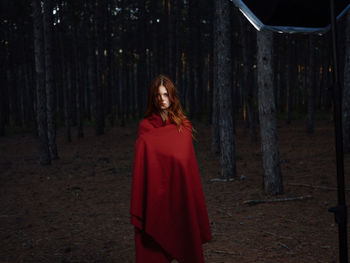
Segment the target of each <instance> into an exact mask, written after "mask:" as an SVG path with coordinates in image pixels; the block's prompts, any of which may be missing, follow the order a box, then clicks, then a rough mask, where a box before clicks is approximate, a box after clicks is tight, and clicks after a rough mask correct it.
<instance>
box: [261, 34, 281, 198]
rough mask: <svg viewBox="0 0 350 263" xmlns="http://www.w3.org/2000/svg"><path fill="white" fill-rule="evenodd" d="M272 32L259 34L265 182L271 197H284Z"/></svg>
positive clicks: (262, 148) (266, 189)
mask: <svg viewBox="0 0 350 263" xmlns="http://www.w3.org/2000/svg"><path fill="white" fill-rule="evenodd" d="M272 39H273V38H272V33H271V32H269V31H266V32H264V31H260V32H258V33H257V46H258V54H257V59H258V100H259V120H260V136H261V151H262V159H263V160H262V161H263V182H264V189H265V192H266V193H268V194H282V192H283V185H282V175H281V169H280V165H279V162H280V160H279V151H278V139H277V127H276V105H275V96H274V92H273V71H272V54H273V52H272Z"/></svg>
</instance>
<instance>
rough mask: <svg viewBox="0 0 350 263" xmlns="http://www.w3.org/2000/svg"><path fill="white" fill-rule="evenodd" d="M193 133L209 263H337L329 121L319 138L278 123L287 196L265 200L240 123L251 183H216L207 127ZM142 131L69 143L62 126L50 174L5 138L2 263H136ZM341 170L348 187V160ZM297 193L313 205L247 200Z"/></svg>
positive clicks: (25, 137)
mask: <svg viewBox="0 0 350 263" xmlns="http://www.w3.org/2000/svg"><path fill="white" fill-rule="evenodd" d="M194 126H195V128H196V129H197V131H198V134H197V138H198V143H197V142H195V143H194V145H195V150H196V157H197V161H198V165H199V171H200V175H201V180H202V184H203V189H204V193H205V198H206V202H207V208H208V213H209V219H210V223H211V230H212V234H213V239H212V241H211V242H209V243H207V244H205V245H204V255H205V259H206V262H207V263H214V262H215V263H219V262H225V263H226V262H227V263H229V262H240V263H244V262H284V263H290V262H298V263H300V262H307V263H310V262H338V225H337V224H335V222H334V215H333V214H332V213H329V212H328V211H327V210H328V208H329V207H331V206H334V205H336V203H337V192H336V191H335V190H334V188H336V185H337V184H336V163H335V147H334V142H335V139H334V128H333V123H332V122H331V121H317V122H316V123H315V133H314V134H313V135H308V134H307V133H306V132H305V123H304V121H294V122H292V124H290V125H286V124H285V122H284V121H280V122H279V130H278V132H279V147H280V159H281V169H282V173H283V179H284V194H283V195H280V196H278V197H274V196H267V195H265V194H264V193H263V190H262V164H261V153H260V146H259V145H258V144H254V143H252V142H251V141H250V139H249V136H248V132H247V131H246V130H245V129H244V128H243V124H242V123H240V122H239V123H238V124H237V127H238V128H237V134H236V148H237V173H238V176H239V177H241V176H244V178H245V179H244V180H240V181H239V180H237V181H232V182H213V181H211V179H213V178H218V177H219V171H220V169H219V160H218V157H217V156H215V155H214V154H213V153H211V152H210V127H209V126H208V125H206V124H203V123H194ZM137 127H138V122H137V121H132V122H129V123H128V124H127V127H125V128H121V127H115V128H106V130H105V135H103V136H99V137H96V136H95V135H94V130H93V128H92V127H90V128H86V129H85V138H83V139H76V138H74V139H73V142H72V143H70V144H68V143H66V142H65V141H64V137H63V129H60V130H59V132H58V138H57V143H58V150H59V155H60V159H59V160H56V161H54V162H53V164H52V165H50V166H44V167H42V166H40V165H39V164H38V158H37V149H38V146H37V140H36V138H34V136H33V135H32V134H16V135H11V136H8V137H6V138H0V182H1V184H0V201H1V202H0V262H1V263H5V262H7V263H10V262H11V263H12V262H35V263H40V262H50V263H51V262H52V263H55V262H59V263H83V262H86V263H87V262H122V263H124V262H134V243H133V238H134V232H133V227H132V225H131V224H130V221H129V220H130V217H129V204H130V190H131V179H132V177H131V175H132V165H133V152H134V143H135V139H136V134H137ZM74 132H75V131H74ZM344 163H345V178H346V185H348V186H350V173H349V170H350V157H349V156H346V157H345V162H344ZM310 186H313V187H314V188H312V187H310ZM300 196H303V197H307V196H309V198H306V199H303V200H297V201H285V202H274V203H261V204H256V205H247V204H245V203H244V201H246V200H253V199H254V200H256V199H260V200H262V199H264V200H266V199H268V200H271V199H274V198H287V197H288V198H289V197H300ZM347 198H349V191H348V192H347Z"/></svg>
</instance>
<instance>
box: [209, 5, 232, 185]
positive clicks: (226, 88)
mask: <svg viewBox="0 0 350 263" xmlns="http://www.w3.org/2000/svg"><path fill="white" fill-rule="evenodd" d="M230 10H231V9H230V3H229V2H228V1H226V0H217V1H215V11H216V16H215V17H216V22H215V37H214V39H215V41H216V42H217V43H216V44H215V47H216V48H215V50H214V52H215V53H216V56H217V65H216V67H215V70H216V71H217V72H216V75H217V82H216V83H215V84H216V85H217V90H218V95H219V96H218V104H219V133H220V164H221V177H222V178H224V179H227V180H228V179H230V178H234V177H236V160H235V139H234V133H233V110H232V109H233V107H232V79H231V72H232V63H231V35H230V31H231V24H230V21H231V20H230Z"/></svg>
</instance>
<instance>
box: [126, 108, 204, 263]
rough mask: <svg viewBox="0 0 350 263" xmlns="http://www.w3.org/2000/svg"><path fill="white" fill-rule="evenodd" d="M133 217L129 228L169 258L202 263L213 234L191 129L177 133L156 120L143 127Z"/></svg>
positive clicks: (135, 173) (138, 145) (134, 182)
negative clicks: (152, 242)
mask: <svg viewBox="0 0 350 263" xmlns="http://www.w3.org/2000/svg"><path fill="white" fill-rule="evenodd" d="M186 124H187V125H186V126H190V123H189V121H187V123H186ZM130 213H131V223H132V224H133V225H134V226H135V227H136V228H138V229H139V230H141V231H143V233H145V234H146V235H147V236H148V237H150V238H152V240H154V241H155V242H156V243H157V244H158V245H159V246H160V247H161V248H162V249H163V250H164V251H166V254H167V255H170V256H171V258H175V259H177V260H178V261H179V262H180V263H201V262H204V258H203V251H202V243H205V242H208V241H210V240H211V232H210V226H209V219H208V213H207V209H206V204H205V198H204V194H203V189H202V184H201V180H200V177H199V172H198V167H197V161H196V158H195V153H194V148H193V144H192V133H191V129H190V128H188V127H182V130H181V132H179V131H178V128H177V126H176V125H175V124H173V123H171V122H170V121H169V120H168V121H167V122H166V123H165V124H164V123H163V120H162V119H161V117H160V115H158V114H153V115H152V116H151V117H148V118H145V119H143V120H142V121H141V123H140V126H139V131H138V138H137V140H136V145H135V156H134V168H133V180H132V192H131V206H130ZM135 238H136V236H135ZM136 253H138V251H137V250H136ZM136 258H137V256H136ZM142 262H154V261H152V260H151V259H150V260H149V261H147V260H146V261H142Z"/></svg>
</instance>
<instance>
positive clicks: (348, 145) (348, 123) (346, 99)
mask: <svg viewBox="0 0 350 263" xmlns="http://www.w3.org/2000/svg"><path fill="white" fill-rule="evenodd" d="M345 47H346V51H345V66H344V89H343V105H342V106H343V144H344V146H343V148H344V153H347V154H349V153H350V14H349V12H348V14H347V18H346V41H345Z"/></svg>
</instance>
